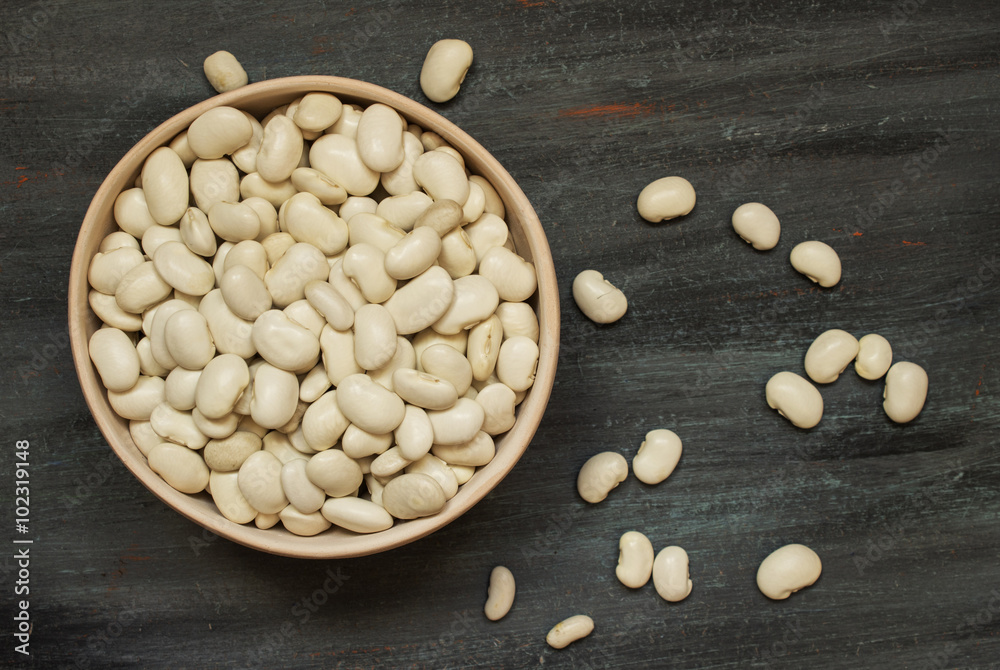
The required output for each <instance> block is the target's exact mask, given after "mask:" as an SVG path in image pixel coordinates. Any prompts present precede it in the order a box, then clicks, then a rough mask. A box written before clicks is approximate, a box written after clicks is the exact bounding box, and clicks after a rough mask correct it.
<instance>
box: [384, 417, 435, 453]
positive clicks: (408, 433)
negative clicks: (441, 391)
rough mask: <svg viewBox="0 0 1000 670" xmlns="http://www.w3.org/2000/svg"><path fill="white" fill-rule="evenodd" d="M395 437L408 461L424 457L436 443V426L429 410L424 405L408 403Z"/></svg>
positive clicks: (400, 451)
mask: <svg viewBox="0 0 1000 670" xmlns="http://www.w3.org/2000/svg"><path fill="white" fill-rule="evenodd" d="M393 437H394V439H395V440H396V445H397V446H398V447H399V453H400V455H401V456H402V457H403V458H405V459H406V460H408V461H416V460H418V459H420V458H423V457H424V456H425V455H426V454H427V452H429V451H430V449H431V446H432V445H433V444H434V428H433V426H431V420H430V418H429V417H428V416H427V412H425V411H424V409H423V408H422V407H416V406H414V405H407V406H406V411H405V414H404V415H403V420H402V421H401V422H400V424H399V425H398V426H396V430H395V431H394V432H393Z"/></svg>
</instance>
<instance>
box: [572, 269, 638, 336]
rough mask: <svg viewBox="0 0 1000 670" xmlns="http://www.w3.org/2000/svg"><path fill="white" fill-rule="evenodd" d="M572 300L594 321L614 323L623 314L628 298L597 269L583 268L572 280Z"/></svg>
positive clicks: (626, 307)
mask: <svg viewBox="0 0 1000 670" xmlns="http://www.w3.org/2000/svg"><path fill="white" fill-rule="evenodd" d="M573 300H575V301H576V304H577V307H579V308H580V311H582V312H583V313H584V315H586V317H587V318H588V319H590V320H591V321H593V322H595V323H614V322H615V321H617V320H618V319H620V318H622V317H623V316H625V310H627V309H628V300H627V299H626V298H625V294H624V293H622V292H621V290H619V289H617V288H615V287H614V286H613V285H612V284H611V282H609V281H608V280H607V279H605V278H604V275H602V274H601V273H600V272H598V271H597V270H584V271H583V272H581V273H580V274H578V275H577V276H576V279H574V280H573Z"/></svg>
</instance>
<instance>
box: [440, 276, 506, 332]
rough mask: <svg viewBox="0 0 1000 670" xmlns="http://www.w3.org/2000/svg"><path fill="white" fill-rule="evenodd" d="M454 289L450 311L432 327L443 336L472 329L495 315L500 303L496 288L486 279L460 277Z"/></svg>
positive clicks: (446, 311)
mask: <svg viewBox="0 0 1000 670" xmlns="http://www.w3.org/2000/svg"><path fill="white" fill-rule="evenodd" d="M454 287H455V296H454V298H453V299H452V301H451V304H450V305H449V306H448V309H447V310H445V312H444V314H442V315H441V318H440V319H438V320H437V321H435V322H434V323H433V324H432V325H431V327H432V328H433V329H434V330H435V331H437V332H439V333H441V334H443V335H453V334H455V333H458V332H459V331H462V330H467V329H469V328H471V327H472V326H474V325H476V324H477V323H479V322H480V321H482V320H483V319H486V318H488V317H489V316H490V315H491V314H493V312H495V311H496V308H497V305H498V304H499V303H500V296H499V295H498V294H497V290H496V288H495V287H494V286H493V284H492V283H491V282H490V280H489V279H486V278H485V277H481V276H479V275H469V276H467V277H459V278H458V279H455V280H454Z"/></svg>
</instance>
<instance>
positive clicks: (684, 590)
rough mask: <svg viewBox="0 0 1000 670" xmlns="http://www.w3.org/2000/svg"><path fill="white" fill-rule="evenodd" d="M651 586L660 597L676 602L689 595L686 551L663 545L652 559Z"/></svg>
mask: <svg viewBox="0 0 1000 670" xmlns="http://www.w3.org/2000/svg"><path fill="white" fill-rule="evenodd" d="M653 586H654V587H655V588H656V592H657V593H658V594H659V595H660V597H661V598H663V599H664V600H666V601H668V602H672V603H676V602H680V601H681V600H684V599H685V598H687V597H688V596H689V595H691V588H692V584H691V575H690V571H689V567H688V555H687V552H686V551H684V550H683V549H681V548H680V547H665V548H663V549H661V550H660V553H658V554H657V555H656V560H655V561H653Z"/></svg>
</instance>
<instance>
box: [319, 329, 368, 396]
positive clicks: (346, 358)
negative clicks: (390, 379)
mask: <svg viewBox="0 0 1000 670" xmlns="http://www.w3.org/2000/svg"><path fill="white" fill-rule="evenodd" d="M319 346H320V351H321V352H322V355H323V367H325V368H326V374H327V376H328V377H329V378H330V382H331V383H332V384H333V385H334V386H337V385H338V384H340V382H341V381H342V380H343V379H344V378H345V377H348V376H349V375H353V374H359V373H363V372H364V369H363V368H362V367H361V366H360V365H358V361H357V360H356V359H355V358H354V332H353V331H350V330H334V329H333V328H330V327H329V326H327V327H325V328H323V330H322V332H321V333H320V335H319Z"/></svg>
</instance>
